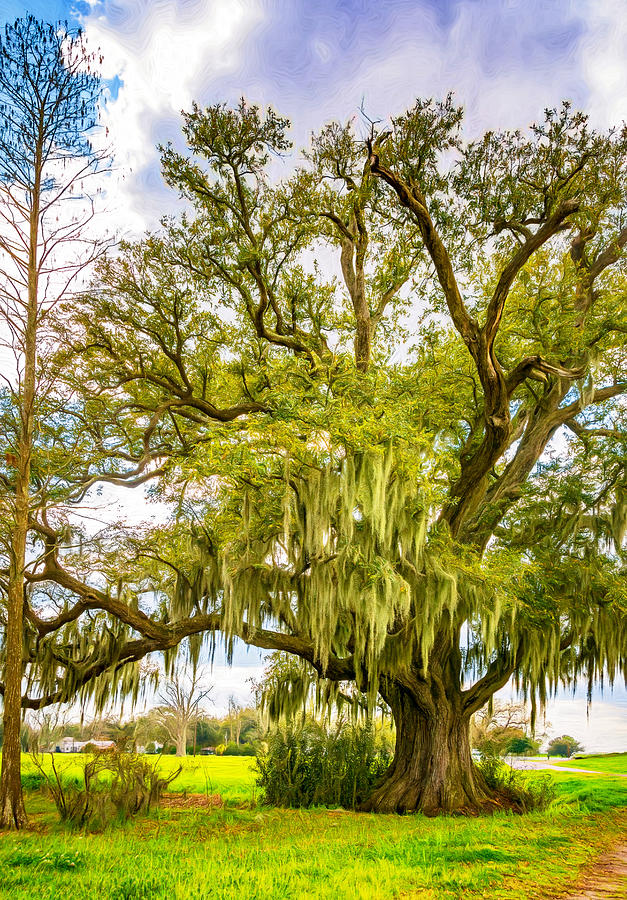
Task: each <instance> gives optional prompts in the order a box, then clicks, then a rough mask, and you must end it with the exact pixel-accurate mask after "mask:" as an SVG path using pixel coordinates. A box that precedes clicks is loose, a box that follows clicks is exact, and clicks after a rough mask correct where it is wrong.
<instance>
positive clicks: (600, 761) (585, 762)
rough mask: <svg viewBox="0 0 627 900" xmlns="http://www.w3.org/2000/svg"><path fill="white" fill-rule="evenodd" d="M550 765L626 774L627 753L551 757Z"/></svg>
mask: <svg viewBox="0 0 627 900" xmlns="http://www.w3.org/2000/svg"><path fill="white" fill-rule="evenodd" d="M551 765H558V766H563V767H564V768H566V769H591V770H592V771H596V772H608V773H610V774H615V775H627V753H605V754H603V756H582V757H577V758H576V759H555V758H554V757H552V758H551Z"/></svg>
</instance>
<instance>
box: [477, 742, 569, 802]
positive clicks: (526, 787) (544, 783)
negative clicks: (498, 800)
mask: <svg viewBox="0 0 627 900" xmlns="http://www.w3.org/2000/svg"><path fill="white" fill-rule="evenodd" d="M478 768H479V770H480V772H481V774H482V775H483V777H484V780H485V782H486V784H487V785H488V787H490V788H492V789H493V790H495V791H497V792H498V793H499V794H500V795H501V797H502V798H503V800H504V801H505V802H506V803H507V805H508V806H512V807H514V809H518V810H519V811H520V812H531V810H534V809H537V810H544V809H547V808H548V807H549V806H550V805H551V803H552V802H553V800H555V795H556V790H555V784H554V782H553V779H552V778H551V776H550V775H528V774H523V773H522V772H517V771H516V770H515V769H512V768H510V766H508V765H506V763H504V762H503V761H502V760H501V759H499V758H498V757H497V756H494V755H493V754H483V755H482V757H481V761H480V763H479V767H478Z"/></svg>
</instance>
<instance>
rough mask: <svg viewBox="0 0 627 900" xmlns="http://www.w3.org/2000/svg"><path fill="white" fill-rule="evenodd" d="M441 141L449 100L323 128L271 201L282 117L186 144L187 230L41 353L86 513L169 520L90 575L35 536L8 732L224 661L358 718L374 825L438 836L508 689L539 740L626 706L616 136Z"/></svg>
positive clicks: (182, 176)
mask: <svg viewBox="0 0 627 900" xmlns="http://www.w3.org/2000/svg"><path fill="white" fill-rule="evenodd" d="M462 124H463V115H462V110H461V109H460V108H459V107H457V106H456V105H455V103H454V100H453V99H452V97H450V96H449V97H447V98H446V99H445V100H444V101H441V102H437V101H433V100H418V101H417V102H416V104H415V106H414V107H413V108H412V109H410V110H408V111H407V112H406V113H404V114H403V115H401V116H398V117H396V118H393V119H392V120H391V121H390V124H389V127H388V128H386V129H383V128H378V127H377V126H374V125H372V124H371V123H365V125H363V127H362V126H360V124H359V123H356V122H354V121H353V122H349V123H348V124H346V125H342V124H339V123H332V124H330V125H328V126H326V127H325V128H323V129H322V131H321V132H320V133H319V134H318V135H316V136H314V137H313V139H312V143H311V146H310V148H309V149H308V151H307V152H306V154H305V155H304V158H303V160H304V161H303V162H302V164H298V165H296V166H295V167H293V168H292V169H291V170H290V172H289V174H288V175H287V176H286V177H284V178H282V179H277V178H276V177H273V176H275V175H276V172H277V170H281V169H285V163H284V162H283V160H284V159H285V157H286V155H287V154H288V153H289V151H290V144H289V140H288V136H287V128H288V123H287V122H286V121H285V120H284V119H282V118H280V117H279V116H278V115H276V114H275V113H274V112H273V111H271V110H268V111H265V112H263V111H261V110H260V109H259V108H258V107H256V106H253V105H249V104H248V103H246V102H244V101H242V102H241V103H240V104H239V106H238V107H237V108H234V109H231V108H229V107H227V106H225V105H222V104H218V105H215V106H213V107H210V108H208V109H201V108H200V107H198V106H194V107H193V109H192V110H191V111H190V112H189V113H187V114H185V115H184V135H185V139H186V141H187V145H188V151H187V153H180V152H178V151H176V150H175V149H174V148H173V147H171V146H168V147H164V148H162V159H163V171H164V176H165V178H166V181H167V182H168V183H169V184H170V185H171V186H172V188H173V189H175V190H177V191H178V192H179V193H180V194H181V195H182V196H183V197H184V198H186V200H187V201H188V211H187V213H186V214H185V215H184V216H182V217H181V218H179V219H176V220H169V221H166V222H164V225H163V228H162V230H161V231H160V232H159V233H156V234H152V235H149V236H147V237H146V238H145V239H144V240H143V241H141V242H138V243H129V244H125V245H123V246H122V247H121V248H120V252H119V253H118V254H117V255H115V256H110V257H109V259H108V260H107V261H106V262H105V263H104V264H103V265H102V266H101V268H100V272H99V277H98V279H97V281H96V282H95V284H94V285H93V288H92V290H91V291H89V292H88V294H87V295H84V296H82V297H80V298H78V299H77V300H76V301H75V302H74V303H73V304H71V305H70V306H68V307H67V308H66V310H65V312H64V315H65V321H66V322H71V325H70V326H68V327H65V329H63V328H61V325H60V326H59V327H60V329H61V331H60V333H61V335H62V339H63V346H64V351H63V352H64V353H66V354H69V355H70V357H71V359H72V368H71V372H72V377H71V378H68V379H67V381H66V384H67V389H68V390H69V391H70V392H71V396H72V404H73V407H72V408H73V409H74V410H75V411H76V414H77V415H79V414H80V417H81V421H85V422H88V423H91V424H90V425H89V427H88V428H87V427H86V429H85V433H88V434H89V436H90V437H89V441H90V442H91V445H90V447H91V451H92V452H91V453H90V448H87V452H86V459H87V460H88V462H87V466H86V470H83V472H82V475H81V477H82V478H83V482H82V483H83V484H84V485H87V484H89V483H91V481H94V482H95V481H109V482H113V483H130V484H139V483H143V482H148V481H150V482H152V485H153V487H152V488H151V490H152V491H153V494H154V495H155V496H157V497H159V498H160V499H162V500H164V501H167V502H169V503H171V505H172V516H171V519H170V520H169V521H168V522H167V523H163V524H161V525H159V526H157V527H155V528H153V529H146V530H144V531H142V532H141V533H138V532H137V530H132V531H131V530H128V529H124V528H111V529H110V530H109V531H108V532H106V533H104V534H103V535H101V537H100V539H99V540H98V541H92V542H91V543H90V544H89V547H88V548H87V549H84V550H83V552H82V553H76V552H75V551H74V550H73V549H72V548H71V547H68V546H67V531H64V530H63V529H62V528H60V527H57V525H56V524H55V523H52V522H50V521H48V522H42V521H38V524H37V529H38V534H39V535H40V537H41V539H42V540H43V542H44V551H43V552H42V554H41V555H40V556H39V558H38V561H37V563H36V564H34V565H33V567H32V571H31V572H30V574H29V576H28V577H29V580H30V583H31V585H33V590H32V593H31V594H30V601H29V604H28V612H27V620H28V624H29V635H28V640H29V642H30V646H31V647H33V648H34V647H36V652H35V651H33V653H32V656H31V659H32V666H31V669H30V671H31V683H32V687H33V690H32V691H31V692H30V693H29V695H28V697H26V698H25V699H24V703H25V705H26V706H35V707H37V706H42V705H45V704H46V703H49V702H51V701H52V700H59V699H64V698H66V697H69V696H73V695H74V694H75V693H76V692H77V691H82V692H83V693H84V692H87V693H92V694H93V695H94V696H95V697H96V698H97V699H99V700H102V699H103V698H104V697H107V696H109V694H110V692H111V690H112V688H114V687H115V685H116V684H117V685H118V687H120V688H121V689H122V690H130V689H132V686H133V683H135V685H137V681H136V680H135V682H134V678H136V676H134V675H133V672H134V671H136V670H134V669H133V666H134V665H135V664H136V662H137V661H138V660H139V659H141V658H142V657H143V656H144V655H146V654H147V653H149V652H151V651H157V650H160V651H163V652H165V653H166V656H167V658H168V659H172V658H173V656H172V655H173V653H174V651H175V648H176V647H177V646H178V644H179V643H180V642H181V640H183V639H185V638H188V639H189V642H190V647H191V651H192V653H196V654H197V653H198V652H199V649H200V646H201V644H202V641H203V640H208V641H209V643H210V645H211V646H214V645H215V642H216V640H218V637H219V636H221V638H222V639H223V640H224V641H225V644H226V646H227V648H232V646H233V641H234V640H235V639H236V638H240V639H242V640H244V641H246V642H248V643H250V644H254V645H256V646H258V647H264V648H269V649H273V650H283V651H286V652H288V653H290V654H292V655H293V656H294V657H295V658H297V659H298V660H301V664H299V665H296V666H294V667H293V670H292V672H293V676H292V677H291V682H290V684H291V686H290V685H288V684H286V683H284V684H283V687H282V698H283V700H282V702H283V705H284V707H289V706H290V705H296V704H298V703H300V702H302V697H303V690H304V689H305V688H304V685H307V684H309V682H310V680H311V678H312V677H313V678H315V679H316V680H317V683H318V687H319V696H320V698H321V699H324V700H326V701H332V700H333V698H334V697H336V696H337V694H338V691H339V690H341V687H342V685H343V684H344V683H346V682H354V683H355V684H356V686H357V688H358V689H359V690H361V691H362V692H364V693H365V695H366V698H367V703H369V704H370V705H373V704H374V703H375V702H376V699H377V695H380V696H381V697H383V699H384V700H385V701H386V702H387V703H388V704H389V705H390V707H391V710H392V714H393V716H394V720H395V725H396V734H397V738H396V740H397V744H396V755H395V759H394V762H393V764H392V766H391V768H390V770H389V772H388V775H387V777H386V779H385V780H384V782H383V784H382V785H381V787H380V788H378V789H377V790H375V792H374V793H373V795H372V797H371V799H370V801H369V802H368V804H367V808H371V809H377V810H394V809H398V810H402V809H422V810H424V811H425V812H436V811H439V810H454V809H476V808H478V807H479V808H480V807H482V806H484V805H485V804H486V802H487V799H488V798H489V793H490V792H489V790H488V788H487V786H486V785H485V784H484V783H483V782H482V779H481V776H480V775H479V774H478V773H477V772H476V770H474V769H473V767H472V765H471V760H470V745H469V739H468V728H469V721H470V717H471V716H472V714H473V713H474V712H475V711H476V710H478V709H479V708H480V707H481V706H483V705H484V704H485V703H486V702H487V701H488V700H489V699H490V697H491V696H492V695H493V694H494V692H495V691H497V690H498V689H499V688H500V687H502V686H503V685H504V684H506V683H507V681H508V680H509V679H510V678H514V680H515V683H516V685H517V687H518V688H519V690H520V691H521V692H522V694H523V695H525V696H528V697H529V698H530V699H531V701H532V704H533V705H534V708H535V705H536V704H537V702H540V703H542V702H544V701H545V699H546V697H547V696H548V694H549V693H550V692H551V691H553V690H555V689H556V688H557V686H558V685H559V684H561V683H568V684H574V683H575V682H576V681H577V680H578V679H580V678H584V679H586V680H587V683H588V685H589V687H590V688H591V686H592V684H593V683H594V682H595V681H596V680H600V679H602V678H606V679H609V680H610V681H612V680H613V679H614V678H616V677H617V676H618V675H619V674H623V675H625V674H626V672H627V666H626V662H627V654H626V649H627V643H626V642H627V636H626V635H627V630H626V629H625V627H624V626H625V613H626V610H627V593H626V589H625V579H624V564H625V546H624V533H625V524H626V521H627V518H626V515H627V504H626V493H625V487H626V473H625V459H626V457H625V428H624V425H625V411H626V408H625V401H624V392H625V390H626V389H627V370H626V365H625V363H626V353H625V349H626V345H625V334H626V333H627V324H626V321H625V315H624V308H625V287H626V280H625V275H626V272H625V255H624V253H623V250H624V246H625V244H626V243H627V221H626V218H625V216H626V212H627V209H626V205H625V191H626V187H625V185H626V184H627V180H626V178H625V175H626V168H627V131H626V130H625V128H623V129H622V130H621V129H614V130H610V131H609V132H607V133H602V132H599V131H596V130H594V129H593V128H591V126H590V124H589V122H588V120H587V118H586V117H585V116H584V115H583V114H580V113H577V112H573V111H572V110H571V108H570V106H569V105H568V104H564V105H563V106H562V107H561V108H560V109H557V110H547V111H546V112H545V115H544V118H543V119H542V120H541V121H540V122H539V123H537V124H535V125H533V126H531V128H530V129H529V130H528V131H525V132H522V131H521V132H503V133H497V132H488V133H487V134H486V135H485V136H484V137H483V138H481V139H479V140H474V141H468V140H466V139H465V137H464V134H463V130H462ZM360 129H361V130H360ZM67 371H69V369H67ZM94 423H97V425H96V426H94ZM87 572H89V573H90V575H89V576H85V573H87ZM94 573H97V575H96V574H94ZM44 585H45V586H46V590H48V591H50V590H52V591H53V593H54V594H55V597H56V602H57V603H58V604H59V607H58V610H57V611H56V612H54V613H51V612H50V607H49V606H47V607H46V606H45V605H44V604H42V603H41V602H40V601H39V600H38V599H37V597H38V594H37V591H38V590H39V589H41V588H42V587H43V586H44Z"/></svg>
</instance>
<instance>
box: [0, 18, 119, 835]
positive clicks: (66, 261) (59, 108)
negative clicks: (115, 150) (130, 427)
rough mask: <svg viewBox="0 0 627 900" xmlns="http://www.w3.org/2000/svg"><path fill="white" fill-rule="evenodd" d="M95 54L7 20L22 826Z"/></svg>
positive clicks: (13, 745)
mask: <svg viewBox="0 0 627 900" xmlns="http://www.w3.org/2000/svg"><path fill="white" fill-rule="evenodd" d="M94 63H95V57H94V55H92V54H89V53H88V51H87V48H86V46H85V42H84V38H83V35H82V34H81V33H80V32H75V33H72V32H69V31H68V30H67V28H66V27H65V26H62V25H51V24H45V23H42V22H39V21H38V20H36V19H35V18H33V17H32V16H28V17H27V18H24V19H18V20H17V21H16V22H15V23H14V24H13V25H7V26H6V28H5V32H4V36H3V37H2V38H0V111H1V113H2V117H1V119H2V121H1V124H0V341H1V344H2V347H1V349H2V352H3V355H4V358H5V360H11V358H12V359H13V361H14V368H13V372H12V373H11V372H10V371H8V367H7V366H6V365H3V370H4V373H5V374H4V375H3V376H2V378H3V385H2V396H1V397H0V400H1V401H2V406H3V424H4V426H5V428H4V429H3V430H4V431H5V439H6V441H7V446H6V448H5V451H6V452H5V460H4V462H5V463H6V467H5V469H4V471H3V472H0V504H1V507H2V514H3V519H4V522H5V526H6V528H5V529H3V546H2V547H1V548H0V552H1V553H2V556H3V557H4V559H5V561H6V578H3V579H2V580H1V582H0V587H1V589H2V594H3V595H5V596H6V623H5V627H6V640H5V661H4V746H3V754H2V774H1V783H0V826H8V827H15V828H20V827H21V826H22V825H23V824H24V823H25V821H26V813H25V810H24V803H23V798H22V789H21V782H20V739H19V735H20V723H21V690H22V677H23V671H24V658H23V657H24V653H23V607H24V587H25V579H24V570H25V565H26V561H27V544H28V532H29V522H30V518H31V512H32V508H33V505H34V503H35V502H36V499H35V495H36V493H37V489H38V488H37V480H38V479H37V475H38V473H37V465H36V459H35V455H34V444H35V440H36V435H37V433H38V431H39V428H40V424H41V420H42V417H44V416H45V412H44V409H45V399H46V396H47V395H48V393H49V390H50V378H51V373H50V367H49V366H48V367H45V366H42V360H43V359H44V358H45V357H46V355H47V353H48V352H49V350H50V349H51V342H50V340H49V339H48V337H47V327H48V319H49V317H50V313H51V311H52V310H53V309H54V307H55V306H56V305H57V304H58V303H59V301H60V300H61V299H62V298H63V297H64V296H67V294H68V292H69V291H70V290H71V289H72V288H73V287H74V286H75V284H76V280H77V278H78V277H79V276H80V274H81V273H82V272H84V270H85V268H86V267H88V266H89V265H90V263H92V262H93V261H94V260H95V258H96V257H97V256H98V255H100V253H101V252H102V243H101V242H100V241H99V240H98V239H97V238H95V237H90V235H89V231H90V224H91V222H92V220H93V216H94V199H93V198H94V193H95V186H94V192H92V193H90V192H89V191H88V190H87V188H86V183H89V179H91V177H92V176H94V175H95V174H97V173H98V172H99V171H101V169H102V166H101V164H102V163H103V162H104V160H105V158H106V154H105V153H104V152H99V151H96V150H95V148H94V146H93V145H92V142H91V139H90V134H91V132H92V130H93V129H94V127H95V125H96V122H97V100H98V96H99V90H100V88H99V81H98V78H97V77H96V76H95V75H94V74H93V66H94ZM44 369H47V371H45V373H44ZM7 372H8V374H7Z"/></svg>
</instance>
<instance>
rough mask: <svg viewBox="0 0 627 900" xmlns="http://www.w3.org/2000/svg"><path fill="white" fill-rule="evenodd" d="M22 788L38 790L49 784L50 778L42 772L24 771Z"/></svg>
mask: <svg viewBox="0 0 627 900" xmlns="http://www.w3.org/2000/svg"><path fill="white" fill-rule="evenodd" d="M21 778H22V788H23V789H24V790H25V791H38V790H39V789H40V788H42V787H44V785H46V784H48V779H47V778H46V776H45V775H42V774H41V772H22V776H21Z"/></svg>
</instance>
